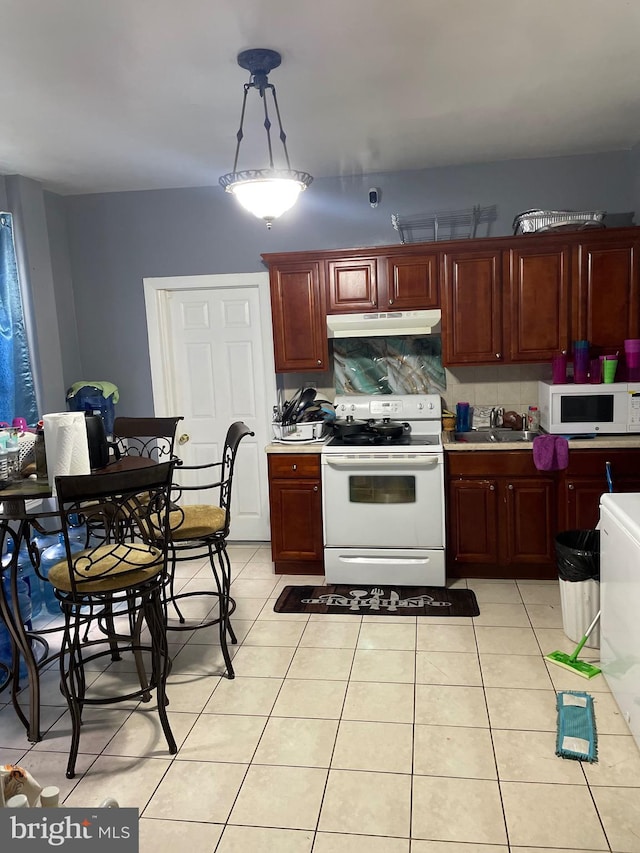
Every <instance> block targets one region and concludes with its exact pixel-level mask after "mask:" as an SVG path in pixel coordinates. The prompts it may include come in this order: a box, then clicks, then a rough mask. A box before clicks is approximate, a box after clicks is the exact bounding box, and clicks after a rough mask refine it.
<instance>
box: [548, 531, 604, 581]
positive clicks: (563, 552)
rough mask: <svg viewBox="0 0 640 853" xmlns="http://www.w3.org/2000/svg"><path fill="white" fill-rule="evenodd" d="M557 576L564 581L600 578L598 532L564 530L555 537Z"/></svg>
mask: <svg viewBox="0 0 640 853" xmlns="http://www.w3.org/2000/svg"><path fill="white" fill-rule="evenodd" d="M556 559H557V564H558V575H559V576H560V578H561V579H562V580H565V581H586V580H591V579H594V580H598V579H599V578H600V531H599V530H565V531H564V532H563V533H559V534H558V535H557V536H556Z"/></svg>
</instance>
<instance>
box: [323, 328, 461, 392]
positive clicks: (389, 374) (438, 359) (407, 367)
mask: <svg viewBox="0 0 640 853" xmlns="http://www.w3.org/2000/svg"><path fill="white" fill-rule="evenodd" d="M333 365H334V376H335V380H334V381H335V386H336V394H443V393H444V390H445V388H446V379H445V372H444V367H443V366H442V343H441V338H440V335H429V337H411V336H405V337H397V338H396V337H388V338H387V337H380V338H340V339H337V340H334V342H333Z"/></svg>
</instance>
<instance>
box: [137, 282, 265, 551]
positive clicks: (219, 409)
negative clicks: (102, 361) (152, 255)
mask: <svg viewBox="0 0 640 853" xmlns="http://www.w3.org/2000/svg"><path fill="white" fill-rule="evenodd" d="M145 297H146V302H147V319H148V324H149V345H150V353H151V367H152V377H153V389H154V406H155V413H156V415H157V416H163V415H183V417H184V420H183V421H181V422H180V424H179V425H178V435H181V436H188V440H187V441H186V442H185V443H182V444H181V443H178V444H177V445H176V451H177V453H178V455H179V456H180V457H181V458H182V459H183V460H184V462H185V463H186V464H189V465H198V464H203V463H205V462H212V461H217V460H218V459H220V458H221V456H222V449H223V446H224V438H225V435H226V432H227V428H228V427H229V425H230V424H231V423H233V422H234V421H244V422H245V423H246V424H247V426H248V427H249V428H250V429H251V430H253V432H255V436H254V437H251V436H248V437H247V438H245V439H243V441H242V443H241V445H240V449H239V451H238V455H237V457H236V467H235V473H234V483H233V495H232V514H231V515H232V520H231V532H230V537H231V538H232V539H234V540H236V541H238V540H246V541H265V540H268V539H269V502H268V481H267V465H266V456H265V453H264V447H265V445H266V444H267V443H268V441H269V440H270V435H271V427H270V423H271V418H270V412H271V408H272V406H273V401H274V399H275V372H274V368H273V354H272V347H271V317H270V310H269V293H268V276H267V274H266V273H256V274H248V275H237V276H232V275H231V276H230V275H223V276H188V277H184V278H178V279H175V278H171V279H168V278H163V279H145ZM198 482H211V477H210V474H209V477H208V478H207V475H206V473H203V475H202V477H201V479H200V480H196V481H195V484H197V483H198ZM189 500H190V501H191V502H194V503H195V502H198V503H199V502H203V501H207V500H210V495H207V492H206V491H203V492H197V491H196V492H191V493H189Z"/></svg>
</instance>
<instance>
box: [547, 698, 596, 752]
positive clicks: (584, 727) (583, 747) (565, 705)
mask: <svg viewBox="0 0 640 853" xmlns="http://www.w3.org/2000/svg"><path fill="white" fill-rule="evenodd" d="M556 707H557V709H558V738H557V740H556V755H559V756H560V757H561V758H574V759H575V760H576V761H590V762H593V761H597V760H598V758H597V743H598V739H597V736H596V721H595V716H594V713H593V699H592V697H591V696H589V694H588V693H580V692H579V691H574V690H567V691H564V692H561V693H558V696H557V704H556Z"/></svg>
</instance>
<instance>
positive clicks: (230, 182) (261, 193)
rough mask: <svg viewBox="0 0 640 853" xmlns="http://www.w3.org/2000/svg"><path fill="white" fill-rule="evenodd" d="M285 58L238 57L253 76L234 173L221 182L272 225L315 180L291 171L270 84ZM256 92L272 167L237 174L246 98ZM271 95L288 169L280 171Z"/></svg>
mask: <svg viewBox="0 0 640 853" xmlns="http://www.w3.org/2000/svg"><path fill="white" fill-rule="evenodd" d="M281 59H282V57H281V56H280V54H279V53H278V52H277V51H275V50H270V49H269V48H255V49H252V50H244V51H243V52H242V53H240V54H238V65H240V67H241V68H246V69H248V70H249V71H250V72H251V78H250V80H249V82H248V83H245V86H244V98H243V101H242V113H241V117H240V128H239V129H238V132H237V134H236V140H237V144H236V154H235V159H234V163H233V171H232V172H228V173H227V174H226V175H222V177H221V178H220V179H219V183H220V186H222V187H223V188H224V189H225V190H226V192H228V193H233V195H235V196H236V198H237V199H238V201H239V202H240V204H241V205H242V206H243V207H244V208H245V209H246V210H248V211H249V212H250V213H253V215H254V216H257V217H258V219H262V220H264V221H265V222H266V223H267V227H268V228H271V223H272V221H273V220H274V219H277V218H278V217H279V216H281V215H282V214H283V213H285V211H287V210H289V209H290V208H292V207H293V206H294V204H295V203H296V201H297V199H298V196H299V195H300V193H301V192H302V191H303V190H306V188H307V187H308V186H309V184H310V183H311V182H312V181H313V178H312V177H311V175H310V174H309V173H308V172H298V171H296V170H295V169H292V168H291V164H290V162H289V152H288V151H287V135H286V133H285V132H284V129H283V127H282V122H281V120H280V109H279V107H278V99H277V97H276V90H275V87H274V86H273V85H272V84H271V83H269V82H268V75H269V72H270V71H271V70H273V69H274V68H277V67H278V66H279V65H280V61H281ZM252 90H255V91H256V92H257V93H258V94H259V95H260V98H261V100H262V105H263V111H264V121H263V126H264V129H265V132H266V140H267V151H268V155H269V167H268V168H265V169H246V170H244V171H238V156H239V154H240V143H241V142H242V140H243V138H244V130H243V124H244V117H245V109H246V106H247V94H248V93H249V92H250V91H252ZM268 95H270V96H271V99H272V103H273V107H274V109H275V115H276V118H277V122H278V137H279V139H280V142H281V143H282V153H283V155H284V163H285V164H286V168H283V169H280V168H278V167H277V166H275V165H274V156H273V148H272V142H271V119H270V118H269V109H268V105H267V100H268V98H267V96H268Z"/></svg>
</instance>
